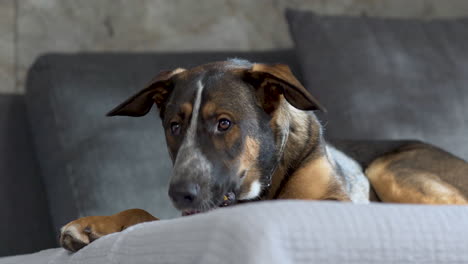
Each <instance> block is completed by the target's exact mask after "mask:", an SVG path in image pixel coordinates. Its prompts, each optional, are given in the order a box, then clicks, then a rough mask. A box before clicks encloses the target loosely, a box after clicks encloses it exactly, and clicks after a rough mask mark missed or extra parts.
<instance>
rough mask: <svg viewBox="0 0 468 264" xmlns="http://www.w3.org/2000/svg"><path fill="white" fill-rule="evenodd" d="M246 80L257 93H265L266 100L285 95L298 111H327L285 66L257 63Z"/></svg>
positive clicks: (248, 71)
mask: <svg viewBox="0 0 468 264" xmlns="http://www.w3.org/2000/svg"><path fill="white" fill-rule="evenodd" d="M244 80H245V81H246V82H249V83H251V84H252V85H253V86H254V87H256V88H257V93H258V92H261V93H263V98H264V100H267V101H268V100H269V99H265V98H274V97H275V94H283V96H284V98H285V99H286V100H287V101H288V102H289V103H290V104H291V105H292V106H294V107H295V108H297V109H300V110H306V111H308V110H321V111H324V112H325V111H326V110H325V108H324V107H323V106H322V105H321V104H320V103H319V102H318V101H317V99H315V98H314V97H313V96H312V95H311V94H310V93H309V91H307V90H306V89H305V88H304V86H302V84H301V83H300V82H299V81H298V80H297V79H296V77H295V76H294V74H293V73H292V72H291V70H290V69H289V67H288V66H287V65H285V64H271V65H270V64H261V63H255V64H253V66H252V68H251V69H249V70H247V72H246V74H245V76H244ZM259 88H261V89H259ZM264 103H268V102H264Z"/></svg>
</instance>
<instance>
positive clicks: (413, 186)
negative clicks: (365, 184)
mask: <svg viewBox="0 0 468 264" xmlns="http://www.w3.org/2000/svg"><path fill="white" fill-rule="evenodd" d="M427 150H429V148H424V147H423V149H416V150H412V151H409V152H408V151H402V152H397V153H394V154H390V155H386V156H383V157H381V158H378V159H376V160H375V161H373V162H372V163H371V164H370V165H369V167H368V168H367V169H366V175H367V177H368V178H369V181H370V183H371V184H372V186H373V188H374V190H375V191H376V193H377V195H378V196H379V198H380V199H381V200H382V201H383V202H393V203H422V204H468V202H467V199H466V197H465V196H464V195H463V194H462V193H461V192H460V190H458V189H457V188H455V187H454V186H453V185H452V184H450V183H449V182H447V181H446V180H444V179H443V177H444V175H442V174H439V173H437V171H432V170H431V166H430V165H427V166H424V167H425V169H419V168H417V167H418V164H421V163H425V157H428V156H427V154H426V155H425V153H424V152H425V151H427ZM430 151H433V152H436V151H437V150H436V149H432V150H430ZM414 154H420V155H422V156H420V157H419V158H415V157H418V156H417V155H414ZM434 154H436V153H434ZM440 154H442V153H440ZM421 159H422V160H421ZM411 161H413V163H412V165H410V166H407V164H411V163H407V162H411ZM430 162H431V163H434V162H437V161H435V160H431V161H430ZM451 172H453V170H452V171H450V170H447V171H446V172H445V173H446V174H450V173H451Z"/></svg>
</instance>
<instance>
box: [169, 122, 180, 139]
mask: <svg viewBox="0 0 468 264" xmlns="http://www.w3.org/2000/svg"><path fill="white" fill-rule="evenodd" d="M171 133H172V134H173V135H175V136H177V135H179V134H180V124H179V123H177V122H172V123H171Z"/></svg>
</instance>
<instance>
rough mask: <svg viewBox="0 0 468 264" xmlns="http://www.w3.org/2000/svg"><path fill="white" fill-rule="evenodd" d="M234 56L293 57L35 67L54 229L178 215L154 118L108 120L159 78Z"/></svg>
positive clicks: (31, 85) (168, 57)
mask: <svg viewBox="0 0 468 264" xmlns="http://www.w3.org/2000/svg"><path fill="white" fill-rule="evenodd" d="M230 57H242V58H247V59H250V60H253V61H262V62H271V63H275V62H283V63H287V64H289V65H291V66H292V68H293V71H295V72H297V71H298V69H297V66H296V63H295V61H294V53H293V52H291V51H274V52H258V53H190V54H188V53H187V54H183V53H179V54H170V53H165V54H154V53H153V54H100V55H99V54H80V55H48V56H44V57H42V58H40V59H39V60H38V61H37V62H36V63H35V64H34V66H33V67H32V68H31V70H30V72H29V77H28V83H27V94H26V100H27V102H28V111H29V114H30V118H31V122H32V123H33V125H34V131H35V133H34V134H33V138H34V141H35V144H36V147H37V151H38V157H39V162H40V164H41V169H42V172H43V175H44V180H45V184H46V187H47V191H48V199H49V204H50V208H51V216H52V219H53V226H54V230H56V231H57V230H58V228H59V227H61V226H62V225H64V224H65V223H67V222H68V221H71V220H73V219H75V218H77V217H82V216H88V215H102V214H112V213H116V212H118V211H121V210H125V209H129V208H142V209H145V210H147V211H149V212H150V213H153V214H154V215H156V216H158V217H160V218H171V217H174V216H176V215H177V214H178V213H177V212H176V211H175V210H174V209H173V207H172V205H171V203H170V201H169V199H168V196H167V184H168V177H169V175H170V172H171V162H170V160H169V155H168V154H167V149H166V144H165V138H164V134H163V131H162V128H161V126H160V120H159V117H158V115H157V114H156V111H155V110H154V109H153V111H152V112H151V113H150V114H149V115H147V116H145V117H141V118H130V117H114V118H108V117H105V114H106V113H107V112H108V111H109V110H110V109H112V108H113V107H114V106H116V105H117V104H119V103H121V102H122V101H123V100H125V99H126V98H127V97H129V96H130V95H132V94H133V93H135V92H136V91H139V90H140V89H142V88H143V87H144V85H145V84H146V83H147V82H148V81H149V80H151V79H152V78H153V77H154V76H155V75H156V74H157V73H158V72H159V71H161V70H167V69H173V68H176V67H190V66H195V65H198V64H202V63H206V62H209V61H215V60H225V59H226V58H230Z"/></svg>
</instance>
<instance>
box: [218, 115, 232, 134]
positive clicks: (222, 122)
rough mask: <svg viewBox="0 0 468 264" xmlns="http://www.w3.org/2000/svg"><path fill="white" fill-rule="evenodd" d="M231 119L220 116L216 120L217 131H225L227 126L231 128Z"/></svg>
mask: <svg viewBox="0 0 468 264" xmlns="http://www.w3.org/2000/svg"><path fill="white" fill-rule="evenodd" d="M231 124H232V123H231V121H230V120H228V119H226V118H221V119H220V120H219V121H218V131H220V132H224V131H227V130H228V129H229V128H231Z"/></svg>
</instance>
